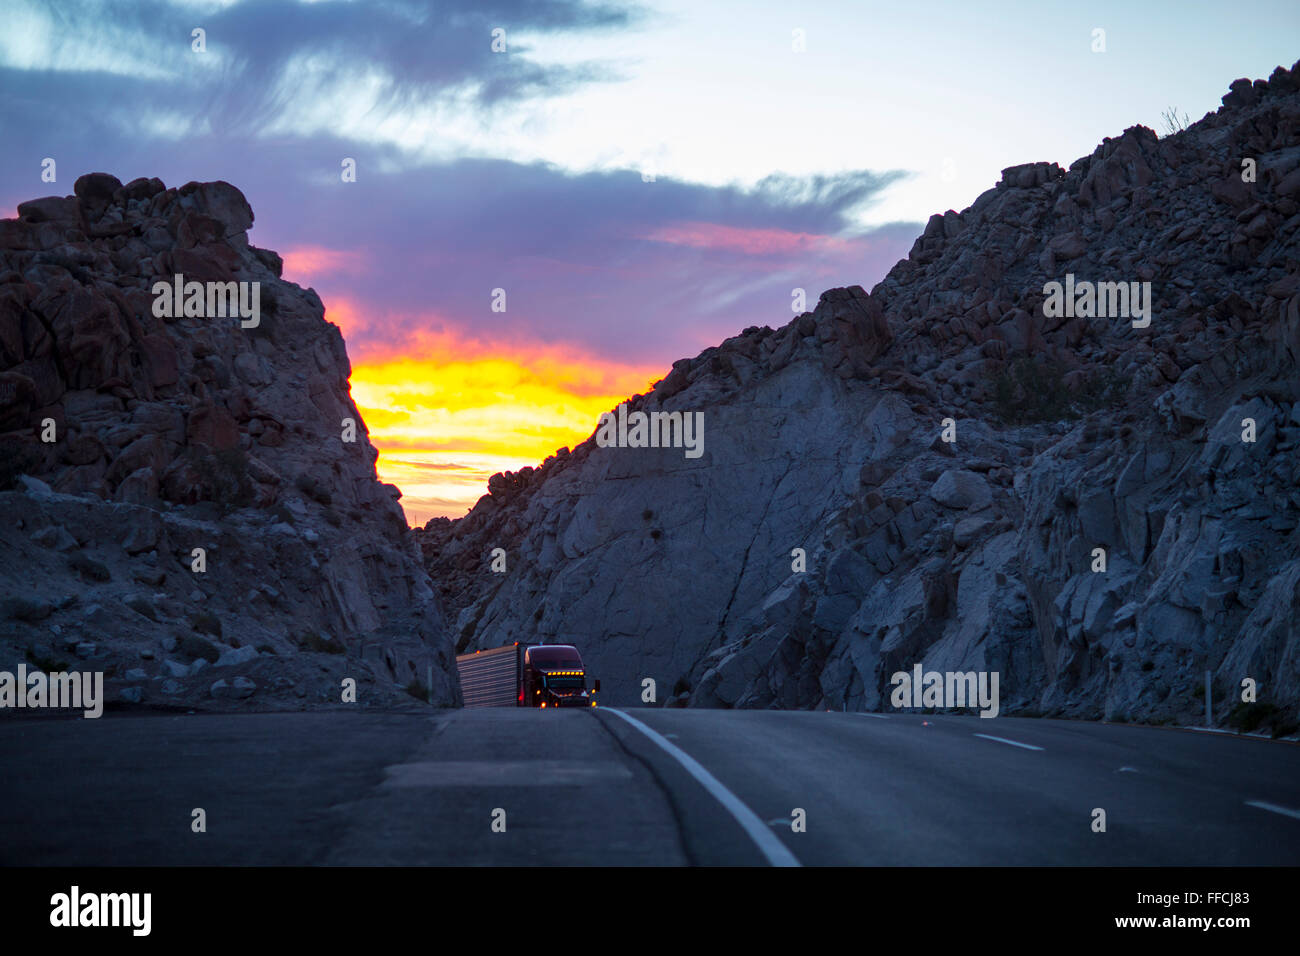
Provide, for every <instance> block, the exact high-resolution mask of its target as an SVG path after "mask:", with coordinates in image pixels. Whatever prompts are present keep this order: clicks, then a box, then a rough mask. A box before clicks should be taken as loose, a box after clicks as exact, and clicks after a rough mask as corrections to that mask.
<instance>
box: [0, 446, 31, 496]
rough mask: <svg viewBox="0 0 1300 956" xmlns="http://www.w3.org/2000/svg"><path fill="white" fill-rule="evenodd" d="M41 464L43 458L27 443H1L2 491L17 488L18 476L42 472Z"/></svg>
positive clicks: (0, 472)
mask: <svg viewBox="0 0 1300 956" xmlns="http://www.w3.org/2000/svg"><path fill="white" fill-rule="evenodd" d="M40 463H41V456H40V455H39V454H37V453H36V451H35V450H34V449H33V448H32V447H31V446H30V445H29V444H27V443H26V442H21V441H13V440H12V439H11V440H9V441H5V442H0V491H9V490H10V489H12V488H14V487H16V486H17V485H18V476H19V475H30V474H33V473H34V472H36V471H38V470H40Z"/></svg>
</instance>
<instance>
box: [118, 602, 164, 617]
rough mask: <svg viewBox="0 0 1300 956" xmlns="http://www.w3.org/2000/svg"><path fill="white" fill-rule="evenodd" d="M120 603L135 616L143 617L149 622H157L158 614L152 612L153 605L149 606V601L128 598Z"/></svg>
mask: <svg viewBox="0 0 1300 956" xmlns="http://www.w3.org/2000/svg"><path fill="white" fill-rule="evenodd" d="M122 603H124V604H125V605H126V606H127V607H129V608H130V609H131V610H133V611H135V613H136V614H139V615H141V616H143V617H147V618H148V619H149V620H151V621H156V620H158V612H157V611H155V610H154V608H153V605H152V604H150V603H149V601H148V600H146V599H145V598H142V597H130V598H127V599H126V600H125V601H124V602H122Z"/></svg>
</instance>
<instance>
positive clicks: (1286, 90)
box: [422, 64, 1300, 730]
mask: <svg viewBox="0 0 1300 956" xmlns="http://www.w3.org/2000/svg"><path fill="white" fill-rule="evenodd" d="M1298 68H1300V64H1298V65H1297V68H1292V69H1291V70H1287V69H1284V68H1280V67H1279V68H1278V70H1277V71H1275V72H1274V74H1273V75H1272V76H1271V77H1270V78H1269V79H1268V80H1267V81H1264V80H1258V81H1255V82H1254V83H1251V82H1250V81H1248V80H1238V81H1236V82H1234V83H1233V84H1232V86H1231V89H1230V91H1229V93H1228V94H1227V95H1226V96H1225V97H1224V98H1223V106H1222V108H1220V109H1219V110H1218V111H1217V112H1215V113H1212V114H1209V115H1207V116H1206V117H1205V118H1204V119H1202V120H1201V121H1200V122H1198V123H1196V124H1194V125H1193V126H1192V127H1190V128H1188V129H1187V130H1185V131H1183V132H1180V133H1178V134H1176V135H1172V136H1168V137H1165V138H1163V139H1161V138H1158V137H1157V136H1156V135H1155V134H1154V133H1153V132H1152V131H1151V130H1149V129H1146V128H1144V127H1140V126H1139V127H1133V128H1131V129H1128V130H1126V131H1124V133H1123V134H1122V135H1120V136H1117V137H1114V138H1110V139H1107V140H1105V141H1104V142H1103V143H1102V144H1101V145H1100V146H1098V147H1097V149H1096V150H1095V151H1094V152H1093V153H1092V154H1091V155H1089V156H1085V157H1082V158H1081V159H1079V160H1078V161H1076V162H1075V163H1073V164H1072V165H1071V166H1070V168H1069V169H1068V170H1066V169H1061V168H1060V167H1059V166H1057V165H1056V164H1051V163H1031V164H1027V165H1024V166H1017V167H1012V168H1009V169H1007V170H1005V171H1004V172H1003V176H1002V179H1001V181H1000V182H999V183H997V184H996V185H995V186H994V187H993V188H991V189H989V190H988V191H987V192H985V193H984V194H982V195H981V196H980V197H979V198H977V199H976V200H975V202H974V203H973V204H972V205H971V206H970V207H969V208H967V209H965V210H963V211H961V212H956V211H951V210H950V211H948V212H946V213H944V214H942V215H936V216H934V217H932V218H931V220H930V222H929V223H928V224H927V226H926V227H925V230H924V233H923V234H922V235H921V236H920V237H919V238H918V239H917V241H916V244H915V246H914V247H913V249H912V251H911V254H910V255H909V257H908V258H907V259H906V260H904V261H902V262H900V263H898V264H897V265H896V266H895V267H894V268H893V269H892V270H891V271H890V273H889V274H888V275H887V276H886V277H885V279H884V280H883V281H881V282H880V283H879V284H878V285H877V286H876V287H875V288H874V289H873V290H872V291H871V292H870V294H868V293H866V292H864V291H863V290H862V289H861V288H858V287H852V288H849V289H834V290H831V291H829V292H826V293H824V294H823V295H822V296H821V300H820V301H819V303H818V305H817V307H816V308H815V309H814V310H813V311H812V312H811V313H805V314H803V315H800V316H798V317H796V318H794V319H793V320H792V321H791V322H789V323H788V324H786V325H785V326H783V327H781V328H779V329H775V330H774V329H771V328H767V327H752V328H749V329H746V330H745V331H744V332H743V333H742V334H740V335H738V336H736V337H734V338H731V339H728V340H727V341H725V342H723V343H722V344H721V345H720V346H718V347H716V348H710V349H706V350H705V351H704V352H702V353H701V354H700V355H699V356H697V357H696V358H694V359H683V360H681V361H679V362H677V363H675V364H674V366H673V369H672V371H671V372H670V373H669V374H668V375H667V376H666V377H665V378H664V379H663V380H662V381H660V382H658V383H657V384H656V385H655V387H654V388H653V390H652V391H650V392H649V393H648V394H645V395H638V396H635V397H634V398H632V399H630V400H629V408H630V409H638V410H644V411H655V410H678V411H703V412H704V419H705V422H706V427H705V453H704V455H703V456H702V457H701V458H699V459H698V460H690V459H687V458H685V457H684V456H683V455H682V452H681V450H680V449H671V448H612V447H606V448H601V447H598V446H597V445H596V443H595V441H594V436H593V438H590V439H588V440H587V441H585V442H583V443H582V444H580V445H579V446H578V447H576V448H575V449H573V451H572V452H570V451H568V450H567V449H561V450H560V452H558V453H557V454H556V455H555V456H553V457H551V458H548V459H547V461H546V462H544V463H543V464H542V465H541V466H540V467H539V468H537V469H524V470H523V471H521V472H518V473H514V474H504V475H498V476H495V477H494V478H493V480H492V481H491V483H490V484H489V494H487V495H485V496H484V497H483V498H482V499H481V500H480V501H479V502H478V503H477V504H476V506H475V507H474V508H473V509H472V510H471V511H470V513H469V514H468V515H467V516H466V517H464V518H462V519H459V520H457V521H447V520H446V519H441V520H435V521H432V522H430V523H429V524H428V525H427V526H426V528H425V529H424V531H423V533H422V546H423V548H424V553H425V557H426V561H427V563H428V566H429V568H430V570H431V571H432V573H433V575H434V577H435V579H436V580H437V581H438V582H439V585H440V587H441V588H442V591H443V595H444V598H445V600H446V602H447V604H448V607H449V611H450V613H451V614H452V615H454V618H455V621H456V623H455V628H454V631H455V639H456V641H457V645H458V647H459V648H461V649H469V648H479V647H489V646H493V645H496V644H500V643H503V642H507V641H514V640H519V641H573V642H575V643H577V644H579V645H580V646H581V647H582V648H583V651H584V655H585V656H586V657H587V658H588V666H589V669H590V670H591V671H592V672H593V673H595V674H598V675H599V676H601V678H602V680H603V681H604V682H605V689H606V694H605V697H606V699H608V700H610V701H611V702H618V703H632V702H636V701H639V700H641V699H643V693H644V688H645V687H647V686H648V685H647V684H646V683H645V682H646V680H647V679H650V680H653V681H654V686H655V688H656V699H657V701H658V702H659V703H663V702H665V700H669V702H671V703H672V704H676V705H689V706H722V707H804V708H822V707H831V708H835V709H839V708H840V707H842V706H846V707H848V708H850V709H858V708H876V707H882V706H883V707H888V706H889V704H888V692H889V689H890V685H889V677H890V675H891V674H892V673H894V672H895V671H897V670H910V669H911V668H912V666H914V665H915V664H922V665H923V666H924V667H925V668H926V669H927V670H941V671H950V670H961V671H966V670H990V671H997V672H998V673H999V674H1000V676H1001V695H1002V710H1003V712H1004V713H1006V712H1019V713H1045V714H1054V715H1067V716H1079V717H1089V718H1097V717H1104V718H1107V719H1117V718H1125V717H1128V718H1132V719H1143V720H1149V721H1179V722H1190V721H1192V720H1195V719H1197V718H1198V717H1199V715H1200V713H1201V712H1202V706H1203V705H1202V700H1203V674H1204V672H1205V671H1206V670H1209V671H1212V672H1213V674H1214V688H1215V699H1216V720H1219V721H1222V720H1223V719H1225V718H1226V717H1228V716H1231V717H1232V719H1233V720H1246V721H1248V722H1251V723H1262V724H1264V725H1270V726H1273V727H1274V729H1275V730H1280V729H1285V728H1287V727H1293V726H1294V719H1295V714H1296V707H1297V703H1298V702H1300V533H1298V532H1297V524H1298V523H1300V373H1298V372H1297V360H1298V359H1300V262H1297V254H1296V251H1297V248H1298V246H1300V236H1298V233H1300V69H1298ZM1075 279H1078V280H1079V281H1081V282H1091V283H1109V282H1116V283H1120V282H1122V283H1125V284H1126V289H1127V288H1133V287H1131V286H1129V285H1128V284H1130V283H1137V286H1136V289H1135V291H1137V292H1138V293H1139V294H1141V292H1142V291H1143V290H1144V289H1146V288H1149V291H1150V302H1149V305H1150V321H1149V324H1147V325H1145V327H1135V322H1137V323H1138V325H1141V323H1142V319H1141V318H1136V319H1135V318H1131V317H1129V316H1127V315H1118V316H1117V315H1109V316H1098V315H1095V314H1094V315H1087V314H1083V315H1073V316H1071V315H1062V314H1056V313H1057V310H1056V309H1055V308H1054V307H1052V306H1051V305H1049V304H1048V303H1047V299H1048V297H1049V286H1048V283H1051V282H1058V283H1062V284H1063V285H1064V284H1065V283H1067V282H1070V283H1073V281H1074V280H1075ZM1143 283H1149V287H1145V286H1143V285H1142V284H1143ZM1248 419H1249V420H1251V421H1252V422H1253V423H1254V424H1253V429H1254V430H1253V434H1251V435H1250V437H1251V438H1253V441H1247V440H1243V438H1244V436H1245V435H1246V434H1247V431H1248V430H1247V428H1246V426H1245V425H1244V424H1243V423H1244V422H1245V421H1246V420H1248ZM945 437H948V438H954V437H955V441H945V440H944V438H945ZM494 548H503V549H505V551H506V552H507V557H508V560H507V570H506V571H505V572H504V573H493V572H492V570H491V566H490V562H491V552H492V549H494ZM796 549H802V552H803V553H804V554H805V555H806V568H805V569H804V570H800V569H799V557H798V552H797V551H796ZM1098 549H1100V551H1098ZM1099 555H1100V556H1102V557H1104V561H1105V564H1104V568H1105V569H1104V570H1095V569H1097V568H1098V567H1099V565H1098V557H1099ZM1247 678H1249V679H1250V680H1252V681H1254V682H1255V683H1256V684H1257V686H1258V694H1259V700H1258V703H1256V704H1252V705H1249V706H1246V707H1238V704H1239V703H1240V694H1241V686H1242V681H1243V680H1245V679H1247Z"/></svg>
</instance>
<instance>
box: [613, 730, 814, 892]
mask: <svg viewBox="0 0 1300 956" xmlns="http://www.w3.org/2000/svg"><path fill="white" fill-rule="evenodd" d="M601 710H603V711H604V712H605V713H607V714H614V715H616V716H618V717H622V718H623V719H624V720H626V721H627V722H628V723H629V724H631V725H632V726H633V727H635V728H636V729H637V730H639V731H641V733H643V734H645V735H646V737H648V738H649V739H650V740H652V741H653V742H654V743H656V744H658V745H659V746H660V747H661V748H662V749H663V750H664V751H666V752H667V753H668V755H669V756H670V757H672V758H673V759H675V760H676V761H677V762H678V763H679V764H681V765H682V766H683V767H685V768H686V772H687V773H689V774H690V775H691V776H692V777H694V778H695V779H696V780H698V781H699V783H700V785H701V786H702V787H704V789H705V790H707V791H709V793H711V794H713V796H714V797H716V798H717V800H718V802H719V803H721V804H722V805H723V806H724V807H725V808H726V809H727V810H728V811H729V812H730V813H731V815H732V816H733V817H735V818H736V822H737V823H739V824H740V826H741V829H743V830H744V831H745V832H746V833H747V834H749V838H750V839H751V840H753V841H754V842H755V843H756V844H758V849H759V851H760V852H761V853H762V854H763V856H765V857H767V862H768V863H770V864H772V866H802V865H803V864H801V863H800V862H799V861H798V860H797V859H796V858H795V855H794V854H793V853H791V852H790V851H789V850H787V849H786V848H785V844H784V843H782V842H781V841H780V840H778V839H777V838H776V835H775V834H773V833H772V831H771V830H769V829H768V828H767V825H766V824H764V823H763V821H762V820H760V819H759V818H758V814H756V813H754V811H753V810H751V809H749V807H747V806H745V804H744V803H743V802H741V799H740V798H739V797H737V796H736V795H735V794H734V793H732V792H731V791H730V790H728V789H727V788H726V787H724V786H723V785H722V783H721V782H720V781H719V780H718V778H717V777H715V776H713V774H711V773H709V772H708V771H707V770H705V769H704V767H703V766H701V765H700V763H699V761H697V760H696V759H695V758H694V757H692V756H691V755H690V754H688V753H687V752H686V751H684V750H682V749H681V748H680V747H678V746H677V745H676V744H674V743H672V742H671V741H669V740H668V739H667V738H666V737H664V736H663V735H662V734H660V733H659V732H658V731H655V730H651V729H650V728H649V727H647V726H646V725H645V724H643V723H642V722H641V721H639V720H637V719H636V718H635V717H629V716H628V715H627V714H625V713H623V712H622V711H621V710H615V709H614V708H613V707H602V708H601Z"/></svg>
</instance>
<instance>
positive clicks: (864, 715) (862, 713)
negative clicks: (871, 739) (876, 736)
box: [857, 710, 889, 720]
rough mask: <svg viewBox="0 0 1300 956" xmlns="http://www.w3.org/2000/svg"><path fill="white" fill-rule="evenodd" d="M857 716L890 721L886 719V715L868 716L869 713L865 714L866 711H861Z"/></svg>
mask: <svg viewBox="0 0 1300 956" xmlns="http://www.w3.org/2000/svg"><path fill="white" fill-rule="evenodd" d="M857 715H858V716H859V717H874V718H876V720H888V719H889V718H888V717H886V716H885V715H884V714H868V713H866V712H864V711H861V710H860V711H858V712H857Z"/></svg>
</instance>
